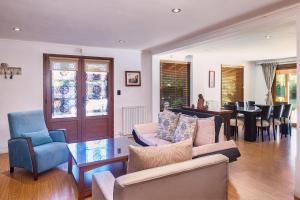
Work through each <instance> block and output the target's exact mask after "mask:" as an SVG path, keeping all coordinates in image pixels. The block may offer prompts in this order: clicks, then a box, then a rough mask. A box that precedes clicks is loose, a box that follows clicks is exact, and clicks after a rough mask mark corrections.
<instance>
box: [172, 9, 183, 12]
mask: <svg viewBox="0 0 300 200" xmlns="http://www.w3.org/2000/svg"><path fill="white" fill-rule="evenodd" d="M181 11H182V10H181V9H180V8H173V9H172V13H180V12H181Z"/></svg>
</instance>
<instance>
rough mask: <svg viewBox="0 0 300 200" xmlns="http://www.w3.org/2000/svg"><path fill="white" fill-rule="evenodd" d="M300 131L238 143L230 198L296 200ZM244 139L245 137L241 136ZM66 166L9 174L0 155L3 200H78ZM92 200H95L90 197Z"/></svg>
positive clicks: (231, 168) (230, 171)
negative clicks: (35, 175) (298, 134)
mask: <svg viewBox="0 0 300 200" xmlns="http://www.w3.org/2000/svg"><path fill="white" fill-rule="evenodd" d="M295 135H296V132H295V131H293V136H292V138H290V137H288V138H283V139H281V140H280V139H278V140H277V141H275V142H274V140H273V139H272V140H271V141H270V142H269V141H268V140H267V141H265V142H264V143H262V142H261V141H259V142H255V143H249V142H244V141H243V140H242V139H240V140H239V141H238V142H237V143H238V146H239V149H240V151H241V154H242V157H241V158H240V159H239V160H238V161H237V162H234V163H231V164H230V170H229V173H230V175H229V177H230V182H229V194H228V195H229V199H230V200H231V199H232V200H236V199H241V200H242V199H245V200H256V199H257V200H291V199H294V197H293V196H294V195H293V188H294V178H293V166H294V160H295V153H296V152H295V151H296V138H295V137H296V136H295ZM241 137H242V136H241ZM66 171H67V165H66V164H64V165H62V166H59V167H58V168H56V169H53V170H51V171H48V172H46V173H44V174H42V175H40V176H39V180H38V181H33V179H32V176H31V174H29V173H27V172H25V171H23V170H21V169H17V170H16V171H15V173H14V175H13V176H10V174H9V172H8V155H7V154H2V155H0V199H1V200H14V199H22V200H27V199H28V200H34V199H38V200H47V199H52V200H53V199H59V200H64V199H67V200H72V199H76V198H77V189H76V185H75V183H74V180H73V178H72V177H71V175H69V174H68V173H67V172H66ZM87 199H91V198H87Z"/></svg>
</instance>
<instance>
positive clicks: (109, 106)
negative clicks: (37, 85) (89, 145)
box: [44, 54, 114, 142]
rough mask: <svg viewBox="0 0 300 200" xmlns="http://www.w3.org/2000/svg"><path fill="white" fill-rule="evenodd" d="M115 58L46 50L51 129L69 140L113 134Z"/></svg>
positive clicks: (47, 110)
mask: <svg viewBox="0 0 300 200" xmlns="http://www.w3.org/2000/svg"><path fill="white" fill-rule="evenodd" d="M113 62H114V60H113V58H99V57H87V56H69V55H54V54H44V113H45V120H46V124H47V127H48V129H50V130H51V129H66V132H67V139H68V142H77V141H88V140H95V139H101V138H108V137H113V131H114V130H113V119H114V116H113V108H114V99H113V91H114V90H113Z"/></svg>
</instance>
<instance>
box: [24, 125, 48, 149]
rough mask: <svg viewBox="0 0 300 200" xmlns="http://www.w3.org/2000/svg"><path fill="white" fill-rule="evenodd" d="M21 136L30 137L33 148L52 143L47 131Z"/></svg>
mask: <svg viewBox="0 0 300 200" xmlns="http://www.w3.org/2000/svg"><path fill="white" fill-rule="evenodd" d="M21 136H22V137H30V138H31V141H32V146H34V147H35V146H38V145H42V144H47V143H50V142H53V141H52V139H51V137H50V135H49V132H48V130H47V129H44V130H40V131H36V132H30V133H22V134H21Z"/></svg>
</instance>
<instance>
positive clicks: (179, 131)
mask: <svg viewBox="0 0 300 200" xmlns="http://www.w3.org/2000/svg"><path fill="white" fill-rule="evenodd" d="M197 119H198V118H197V117H191V116H187V115H180V118H179V121H178V124H177V127H176V130H175V133H174V137H173V142H180V141H182V140H186V139H189V138H191V139H193V138H194V136H195V131H196V125H197Z"/></svg>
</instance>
